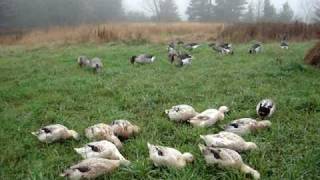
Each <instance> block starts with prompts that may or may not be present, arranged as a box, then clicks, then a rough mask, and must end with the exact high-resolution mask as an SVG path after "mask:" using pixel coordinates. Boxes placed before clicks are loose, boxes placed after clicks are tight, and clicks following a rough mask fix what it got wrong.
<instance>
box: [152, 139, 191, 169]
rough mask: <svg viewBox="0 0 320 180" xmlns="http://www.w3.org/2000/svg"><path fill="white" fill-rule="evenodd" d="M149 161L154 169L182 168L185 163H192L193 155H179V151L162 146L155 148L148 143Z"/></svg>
mask: <svg viewBox="0 0 320 180" xmlns="http://www.w3.org/2000/svg"><path fill="white" fill-rule="evenodd" d="M148 149H149V155H150V159H151V160H152V161H153V164H154V165H155V166H156V167H160V166H165V167H173V168H183V167H185V166H186V165H187V163H191V162H192V161H193V155H192V154H190V153H183V154H182V153H181V152H180V151H178V150H176V149H174V148H170V147H164V146H156V145H152V144H150V143H148Z"/></svg>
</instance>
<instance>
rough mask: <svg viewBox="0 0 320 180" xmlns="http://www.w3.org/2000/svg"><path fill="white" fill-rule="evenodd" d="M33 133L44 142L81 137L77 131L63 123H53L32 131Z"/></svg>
mask: <svg viewBox="0 0 320 180" xmlns="http://www.w3.org/2000/svg"><path fill="white" fill-rule="evenodd" d="M32 134H33V135H35V136H37V137H38V139H39V141H41V142H44V143H53V142H56V141H62V140H66V139H72V138H73V139H76V140H79V137H80V135H79V134H78V133H77V132H76V131H74V130H69V129H68V128H66V127H65V126H63V125H61V124H53V125H48V126H45V127H42V128H41V129H39V130H38V131H36V132H32Z"/></svg>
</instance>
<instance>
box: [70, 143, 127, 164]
mask: <svg viewBox="0 0 320 180" xmlns="http://www.w3.org/2000/svg"><path fill="white" fill-rule="evenodd" d="M74 150H75V151H76V152H77V153H78V154H80V155H81V156H82V158H84V159H88V158H106V159H114V160H120V163H121V164H124V165H126V166H128V165H129V164H130V161H128V160H126V159H125V158H124V157H123V156H122V154H121V153H120V152H119V150H118V148H117V147H116V146H115V145H114V144H113V143H111V142H109V141H106V140H103V141H96V142H91V143H88V144H86V145H85V146H84V147H81V148H74Z"/></svg>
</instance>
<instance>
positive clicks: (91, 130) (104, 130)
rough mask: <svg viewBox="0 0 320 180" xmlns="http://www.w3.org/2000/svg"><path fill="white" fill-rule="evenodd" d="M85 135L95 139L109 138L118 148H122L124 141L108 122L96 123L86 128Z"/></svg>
mask: <svg viewBox="0 0 320 180" xmlns="http://www.w3.org/2000/svg"><path fill="white" fill-rule="evenodd" d="M85 135H86V137H87V138H88V139H90V140H94V141H101V140H108V141H110V142H112V143H113V144H115V145H116V146H117V148H118V149H121V147H122V143H121V141H120V140H119V138H118V137H117V136H116V135H115V134H114V133H113V129H112V127H111V126H109V125H107V124H103V123H100V124H96V125H93V126H91V127H88V128H86V129H85Z"/></svg>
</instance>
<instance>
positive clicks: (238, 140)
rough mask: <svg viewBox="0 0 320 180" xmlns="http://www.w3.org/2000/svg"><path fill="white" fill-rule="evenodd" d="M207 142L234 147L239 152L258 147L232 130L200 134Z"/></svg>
mask: <svg viewBox="0 0 320 180" xmlns="http://www.w3.org/2000/svg"><path fill="white" fill-rule="evenodd" d="M200 138H201V139H202V140H204V142H205V144H206V145H207V146H210V147H215V148H227V149H233V150H235V151H238V152H242V151H247V150H253V149H257V145H256V144H255V143H253V142H246V141H245V140H244V139H243V138H242V137H240V136H239V135H237V134H234V133H232V132H224V131H222V132H219V133H218V134H211V135H205V136H202V135H200Z"/></svg>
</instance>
